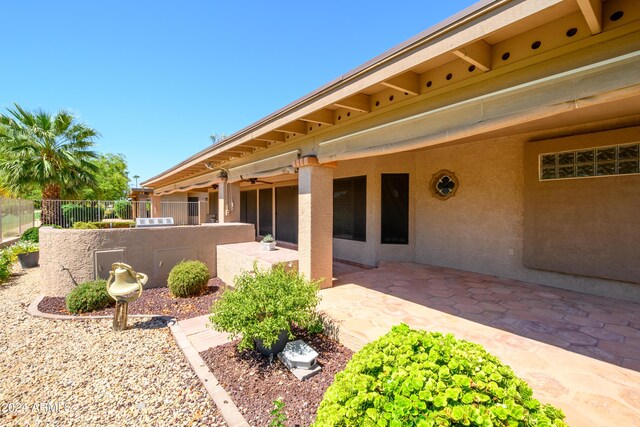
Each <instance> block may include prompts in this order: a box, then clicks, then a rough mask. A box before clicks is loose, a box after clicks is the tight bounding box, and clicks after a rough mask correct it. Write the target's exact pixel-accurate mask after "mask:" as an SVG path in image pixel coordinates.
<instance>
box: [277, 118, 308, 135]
mask: <svg viewBox="0 0 640 427" xmlns="http://www.w3.org/2000/svg"><path fill="white" fill-rule="evenodd" d="M275 130H276V131H277V132H285V133H299V134H302V135H306V134H307V124H306V123H305V122H301V121H300V120H296V121H294V122H291V123H287V124H286V125H282V126H280V127H278V128H276V129H275Z"/></svg>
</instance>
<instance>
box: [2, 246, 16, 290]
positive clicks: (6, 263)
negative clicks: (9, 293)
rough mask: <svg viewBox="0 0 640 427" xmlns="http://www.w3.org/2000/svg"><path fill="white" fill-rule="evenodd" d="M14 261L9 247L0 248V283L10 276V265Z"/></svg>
mask: <svg viewBox="0 0 640 427" xmlns="http://www.w3.org/2000/svg"><path fill="white" fill-rule="evenodd" d="M14 261H15V259H14V255H13V254H12V253H11V251H10V250H9V249H2V250H0V283H4V282H6V281H7V279H8V278H9V276H11V265H12V264H13V262H14Z"/></svg>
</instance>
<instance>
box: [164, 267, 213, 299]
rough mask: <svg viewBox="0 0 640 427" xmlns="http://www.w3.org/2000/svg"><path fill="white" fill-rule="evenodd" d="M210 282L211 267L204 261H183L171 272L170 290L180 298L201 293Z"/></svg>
mask: <svg viewBox="0 0 640 427" xmlns="http://www.w3.org/2000/svg"><path fill="white" fill-rule="evenodd" d="M208 282H209V269H208V268H207V266H206V265H205V264H204V263H203V262H202V261H182V262H180V263H178V264H176V265H175V266H174V267H173V268H172V269H171V271H170V272H169V281H168V285H169V291H171V294H172V295H174V296H177V297H180V298H186V297H190V296H194V295H199V294H201V293H202V292H203V291H204V290H205V289H206V288H207V283H208Z"/></svg>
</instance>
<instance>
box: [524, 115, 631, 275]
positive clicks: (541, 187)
mask: <svg viewBox="0 0 640 427" xmlns="http://www.w3.org/2000/svg"><path fill="white" fill-rule="evenodd" d="M634 142H635V143H638V142H640V127H630V128H625V129H617V130H613V131H607V132H598V133H590V134H583V135H575V136H570V137H565V138H557V139H549V140H543V141H537V142H531V143H528V144H526V150H525V222H524V225H525V229H524V230H525V232H524V236H525V251H524V263H525V265H527V266H529V267H534V268H539V269H543V270H550V271H559V272H563V273H574V274H580V275H585V276H595V277H602V278H605V279H614V280H623V281H628V282H635V283H639V284H640V175H638V174H634V175H612V176H603V177H594V178H577V179H561V180H545V181H540V180H539V179H538V170H539V169H538V156H539V155H540V154H542V153H553V152H559V151H565V150H576V149H584V148H593V147H603V146H609V145H612V144H626V143H634Z"/></svg>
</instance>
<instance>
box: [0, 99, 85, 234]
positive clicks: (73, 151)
mask: <svg viewBox="0 0 640 427" xmlns="http://www.w3.org/2000/svg"><path fill="white" fill-rule="evenodd" d="M14 106H15V108H13V109H11V108H9V109H7V111H8V113H9V114H0V174H2V186H3V188H5V189H6V190H8V191H9V192H11V193H12V194H19V193H21V192H25V191H33V190H34V189H38V188H39V189H41V190H42V197H43V199H48V200H56V199H60V196H61V194H62V192H63V191H65V192H73V191H74V189H80V188H84V187H87V186H88V187H93V186H95V185H96V181H95V174H96V172H97V167H96V165H95V164H94V161H95V160H96V158H97V155H96V153H95V152H93V151H92V150H91V148H92V147H93V145H94V140H95V139H96V138H97V137H98V132H97V131H96V130H94V129H92V128H90V127H89V126H87V125H86V124H84V123H81V122H78V121H77V120H76V118H75V117H74V116H73V115H72V114H71V113H68V112H66V111H60V112H58V113H57V114H56V115H51V114H49V113H46V112H44V111H42V110H35V111H27V110H25V109H24V108H22V107H21V106H19V105H18V104H14ZM42 208H43V209H42V221H43V222H44V223H48V224H49V223H53V222H54V218H55V212H54V211H53V209H54V208H53V206H52V205H51V204H43V207H42Z"/></svg>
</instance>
